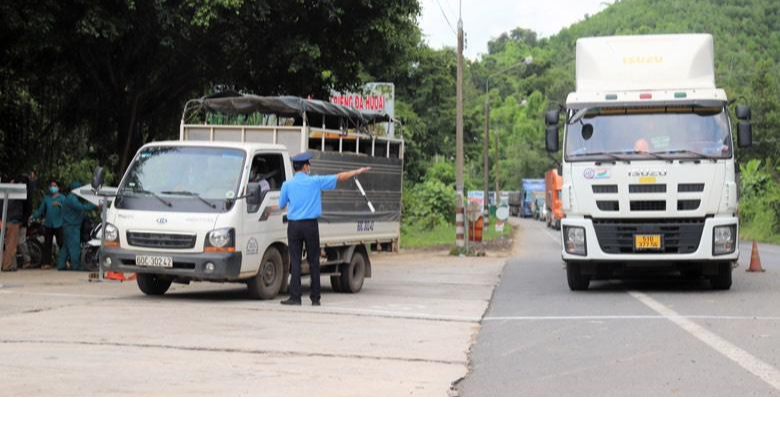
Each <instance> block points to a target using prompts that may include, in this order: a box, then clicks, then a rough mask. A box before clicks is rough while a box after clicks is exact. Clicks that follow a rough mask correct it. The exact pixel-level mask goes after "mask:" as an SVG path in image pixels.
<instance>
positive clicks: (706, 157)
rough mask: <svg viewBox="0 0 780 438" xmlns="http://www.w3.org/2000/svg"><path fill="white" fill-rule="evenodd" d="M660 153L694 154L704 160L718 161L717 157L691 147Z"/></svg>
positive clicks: (660, 153)
mask: <svg viewBox="0 0 780 438" xmlns="http://www.w3.org/2000/svg"><path fill="white" fill-rule="evenodd" d="M658 154H659V155H672V154H690V155H693V156H694V157H697V158H701V159H703V160H713V161H717V160H718V158H717V157H711V156H709V155H704V154H702V153H700V152H696V151H692V150H689V149H678V150H674V151H662V152H658Z"/></svg>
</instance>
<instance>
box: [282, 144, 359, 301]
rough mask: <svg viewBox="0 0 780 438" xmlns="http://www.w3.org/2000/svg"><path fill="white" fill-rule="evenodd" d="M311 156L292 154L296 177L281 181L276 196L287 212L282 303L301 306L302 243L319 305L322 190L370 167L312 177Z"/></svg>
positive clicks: (328, 188)
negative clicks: (286, 285) (287, 273)
mask: <svg viewBox="0 0 780 438" xmlns="http://www.w3.org/2000/svg"><path fill="white" fill-rule="evenodd" d="M311 159H312V155H311V154H310V153H309V152H304V153H302V154H298V155H296V156H294V157H292V159H291V161H292V165H293V170H294V171H295V176H294V177H293V178H292V179H291V180H289V181H285V182H284V183H283V184H282V192H281V195H280V196H279V208H280V209H283V208H285V207H287V206H288V204H289V210H288V212H287V243H288V245H289V246H290V262H291V264H292V267H291V275H292V278H291V279H290V298H288V299H286V300H284V301H282V304H287V305H297V306H300V305H301V254H302V251H303V243H304V242H306V252H307V254H308V260H309V273H310V277H311V295H310V297H311V304H312V305H313V306H319V305H320V230H319V226H318V223H317V219H319V217H320V215H321V214H322V194H321V192H322V191H323V190H333V189H335V188H336V183H338V182H340V181H346V180H348V179H350V178H352V177H355V176H357V175H360V174H361V173H363V172H366V171H368V170H370V169H371V168H370V167H361V168H360V169H356V170H351V171H349V172H341V173H338V174H336V175H321V176H311V175H310V173H311V163H310V161H311Z"/></svg>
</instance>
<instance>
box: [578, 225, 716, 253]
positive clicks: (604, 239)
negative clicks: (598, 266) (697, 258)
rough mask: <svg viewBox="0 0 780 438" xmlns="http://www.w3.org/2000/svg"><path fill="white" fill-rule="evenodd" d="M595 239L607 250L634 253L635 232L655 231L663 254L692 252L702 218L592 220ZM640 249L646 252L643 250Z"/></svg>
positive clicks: (602, 248)
mask: <svg viewBox="0 0 780 438" xmlns="http://www.w3.org/2000/svg"><path fill="white" fill-rule="evenodd" d="M593 227H594V228H595V229H596V239H598V241H599V246H600V247H601V250H602V251H604V252H605V253H607V254H637V253H640V252H638V251H636V250H635V249H634V236H635V235H637V234H658V235H660V236H661V239H662V243H663V249H662V250H661V251H660V253H663V254H692V253H694V252H696V250H697V249H699V242H701V235H702V232H703V231H704V219H690V220H605V219H599V220H594V221H593ZM641 253H646V251H643V252H641Z"/></svg>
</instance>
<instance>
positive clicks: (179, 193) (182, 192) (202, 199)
mask: <svg viewBox="0 0 780 438" xmlns="http://www.w3.org/2000/svg"><path fill="white" fill-rule="evenodd" d="M160 193H162V194H163V195H182V196H192V197H194V198H198V199H199V200H201V201H202V202H203V203H204V204H206V205H208V206H209V207H211V208H213V209H216V208H217V205H216V204H212V203H211V202H209V201H208V200H207V199H206V198H204V197H202V196H200V194H199V193H195V192H188V191H186V190H181V191H173V192H170V191H165V192H160Z"/></svg>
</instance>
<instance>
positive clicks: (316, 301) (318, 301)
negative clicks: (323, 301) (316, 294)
mask: <svg viewBox="0 0 780 438" xmlns="http://www.w3.org/2000/svg"><path fill="white" fill-rule="evenodd" d="M311 305H312V306H319V305H320V300H319V299H316V300H311Z"/></svg>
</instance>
